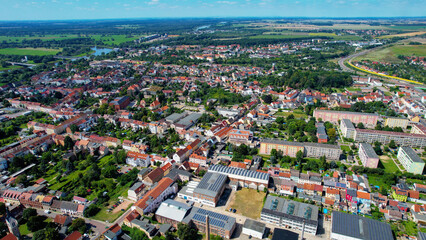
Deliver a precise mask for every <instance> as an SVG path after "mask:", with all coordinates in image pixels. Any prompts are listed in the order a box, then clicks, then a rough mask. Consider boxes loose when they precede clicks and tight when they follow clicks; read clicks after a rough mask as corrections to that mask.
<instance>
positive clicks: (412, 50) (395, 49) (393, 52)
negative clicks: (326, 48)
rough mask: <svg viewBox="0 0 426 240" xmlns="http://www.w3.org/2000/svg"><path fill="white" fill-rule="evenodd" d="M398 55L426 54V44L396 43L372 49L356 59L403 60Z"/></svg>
mask: <svg viewBox="0 0 426 240" xmlns="http://www.w3.org/2000/svg"><path fill="white" fill-rule="evenodd" d="M398 55H404V56H413V55H415V56H419V57H425V56H426V45H425V44H423V45H396V46H392V47H387V48H382V49H379V50H376V51H371V52H369V53H367V54H366V55H363V56H359V57H356V58H355V59H354V60H355V61H361V60H370V61H378V62H381V61H384V62H401V60H400V59H398Z"/></svg>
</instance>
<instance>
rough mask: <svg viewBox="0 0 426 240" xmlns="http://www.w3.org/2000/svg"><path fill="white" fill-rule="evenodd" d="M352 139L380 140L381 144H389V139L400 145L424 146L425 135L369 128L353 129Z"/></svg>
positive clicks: (360, 140) (362, 140)
mask: <svg viewBox="0 0 426 240" xmlns="http://www.w3.org/2000/svg"><path fill="white" fill-rule="evenodd" d="M354 140H355V141H357V142H367V143H374V142H376V141H377V142H380V143H381V144H389V143H390V141H391V140H394V141H395V143H396V144H398V145H401V146H410V147H425V146H426V135H421V134H412V133H404V132H389V131H379V130H370V129H359V128H357V129H356V130H355V134H354Z"/></svg>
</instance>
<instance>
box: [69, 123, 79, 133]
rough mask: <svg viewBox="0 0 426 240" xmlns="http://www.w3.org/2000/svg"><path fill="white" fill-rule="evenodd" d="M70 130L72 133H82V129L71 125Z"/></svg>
mask: <svg viewBox="0 0 426 240" xmlns="http://www.w3.org/2000/svg"><path fill="white" fill-rule="evenodd" d="M70 129H71V132H72V133H75V132H78V131H80V128H79V127H78V126H77V125H75V124H71V126H70Z"/></svg>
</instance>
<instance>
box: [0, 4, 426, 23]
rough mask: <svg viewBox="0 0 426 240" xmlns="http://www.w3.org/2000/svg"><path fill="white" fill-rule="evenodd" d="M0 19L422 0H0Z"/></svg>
mask: <svg viewBox="0 0 426 240" xmlns="http://www.w3.org/2000/svg"><path fill="white" fill-rule="evenodd" d="M0 6H2V7H1V8H0V20H67V19H116V18H181V17H197V18H198V17H333V18H339V17H349V18H350V17H401V16H405V17H418V16H425V13H426V3H425V0H296V1H293V0H0Z"/></svg>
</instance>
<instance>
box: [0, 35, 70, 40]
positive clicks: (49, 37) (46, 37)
mask: <svg viewBox="0 0 426 240" xmlns="http://www.w3.org/2000/svg"><path fill="white" fill-rule="evenodd" d="M77 37H78V35H75V34H65V35H61V34H55V35H39V36H28V35H26V36H19V37H10V36H0V41H1V42H3V41H6V42H22V40H34V39H41V40H42V41H49V40H64V39H70V38H77Z"/></svg>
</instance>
